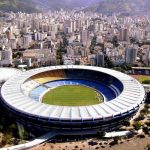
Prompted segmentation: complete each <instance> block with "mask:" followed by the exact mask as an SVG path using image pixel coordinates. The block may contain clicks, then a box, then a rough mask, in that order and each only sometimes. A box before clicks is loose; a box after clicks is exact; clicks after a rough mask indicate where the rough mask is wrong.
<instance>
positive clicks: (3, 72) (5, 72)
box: [0, 68, 21, 82]
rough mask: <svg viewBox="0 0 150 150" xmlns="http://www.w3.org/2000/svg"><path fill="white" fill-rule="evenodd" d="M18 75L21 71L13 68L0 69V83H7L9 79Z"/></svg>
mask: <svg viewBox="0 0 150 150" xmlns="http://www.w3.org/2000/svg"><path fill="white" fill-rule="evenodd" d="M18 73H21V71H20V70H18V69H15V68H0V82H2V81H7V80H8V79H9V78H10V77H12V76H13V75H16V74H18Z"/></svg>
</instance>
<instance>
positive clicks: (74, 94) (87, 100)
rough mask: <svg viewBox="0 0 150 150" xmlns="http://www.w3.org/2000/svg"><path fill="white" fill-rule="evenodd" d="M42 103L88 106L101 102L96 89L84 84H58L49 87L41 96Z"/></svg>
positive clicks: (101, 98)
mask: <svg viewBox="0 0 150 150" xmlns="http://www.w3.org/2000/svg"><path fill="white" fill-rule="evenodd" d="M42 102H43V103H46V104H50V105H60V106H88V105H95V104H99V103H102V102H103V97H102V95H101V94H100V93H98V92H97V91H96V90H94V89H92V88H90V87H86V86H74V85H68V86H60V87H57V88H54V89H51V90H50V91H48V92H47V93H46V94H45V95H44V96H43V100H42Z"/></svg>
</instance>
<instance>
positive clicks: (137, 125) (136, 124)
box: [133, 122, 142, 130]
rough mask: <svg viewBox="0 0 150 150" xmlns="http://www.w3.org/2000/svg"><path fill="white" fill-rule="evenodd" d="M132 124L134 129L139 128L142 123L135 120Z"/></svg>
mask: <svg viewBox="0 0 150 150" xmlns="http://www.w3.org/2000/svg"><path fill="white" fill-rule="evenodd" d="M133 126H134V129H135V130H140V129H141V126H142V125H141V123H140V122H136V123H135V124H134V125H133Z"/></svg>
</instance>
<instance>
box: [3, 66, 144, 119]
mask: <svg viewBox="0 0 150 150" xmlns="http://www.w3.org/2000/svg"><path fill="white" fill-rule="evenodd" d="M71 68H74V69H87V70H95V71H100V72H104V73H106V74H109V75H111V76H114V77H116V78H117V79H119V80H120V81H121V82H122V84H123V91H122V93H121V94H120V95H119V96H118V97H116V98H115V99H113V100H111V101H108V102H104V103H101V104H97V105H91V106H79V107H69V106H54V105H47V104H43V103H41V102H38V101H34V100H32V99H31V98H30V97H28V96H25V95H24V93H23V92H22V89H21V85H22V84H23V83H24V82H25V81H26V80H27V79H28V78H30V77H31V76H33V75H35V74H38V73H41V72H45V71H49V70H54V69H71ZM1 95H2V97H3V100H4V102H5V103H6V104H7V105H9V107H11V108H13V109H15V110H17V111H20V112H22V113H25V114H28V115H33V116H35V117H40V118H42V117H44V118H48V119H60V120H88V119H99V118H107V117H113V116H115V115H119V114H123V113H126V112H128V111H130V110H132V109H134V108H136V107H137V106H139V105H140V104H141V103H142V102H143V100H144V98H145V91H144V88H143V86H142V85H141V84H140V83H139V82H138V81H137V80H135V79H133V78H132V77H130V76H128V75H126V74H123V73H121V72H118V71H115V70H110V69H106V68H100V67H92V66H75V65H69V66H52V67H45V68H38V69H34V70H29V71H27V72H23V73H21V74H16V75H15V76H13V77H12V78H11V79H9V80H8V81H7V82H6V83H5V84H4V85H3V87H2V89H1Z"/></svg>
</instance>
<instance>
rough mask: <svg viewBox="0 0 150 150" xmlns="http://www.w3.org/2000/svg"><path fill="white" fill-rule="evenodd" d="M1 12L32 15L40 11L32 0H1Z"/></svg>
mask: <svg viewBox="0 0 150 150" xmlns="http://www.w3.org/2000/svg"><path fill="white" fill-rule="evenodd" d="M0 11H4V12H10V11H13V12H18V11H22V12H28V13H32V12H35V11H38V10H37V9H36V7H35V5H34V3H32V2H31V1H30V0H0Z"/></svg>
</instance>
